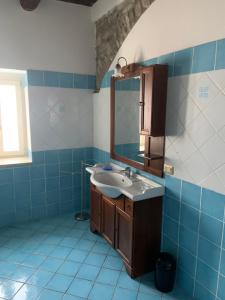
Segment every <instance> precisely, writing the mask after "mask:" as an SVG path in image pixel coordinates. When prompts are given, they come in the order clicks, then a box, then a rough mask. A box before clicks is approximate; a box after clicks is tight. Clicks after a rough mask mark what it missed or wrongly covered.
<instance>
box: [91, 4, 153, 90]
mask: <svg viewBox="0 0 225 300" xmlns="http://www.w3.org/2000/svg"><path fill="white" fill-rule="evenodd" d="M154 1H155V0H124V2H122V3H121V4H120V5H118V6H116V7H115V8H114V9H113V10H111V11H110V12H108V13H107V14H106V15H104V16H103V17H101V18H100V19H99V20H98V21H97V22H96V68H97V83H96V84H97V89H99V87H100V84H101V80H102V78H103V76H104V74H105V72H107V71H108V69H109V67H110V65H111V63H112V62H113V60H114V58H115V56H116V54H117V52H118V50H119V49H120V47H121V46H122V43H123V41H124V40H125V38H126V37H127V35H128V33H129V32H130V30H131V29H132V28H133V26H134V25H135V23H136V22H137V21H138V19H139V18H140V16H141V15H142V14H143V12H144V11H145V10H146V9H147V8H148V7H149V6H150V5H151V4H152V3H153V2H154Z"/></svg>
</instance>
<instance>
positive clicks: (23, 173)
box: [14, 167, 30, 182]
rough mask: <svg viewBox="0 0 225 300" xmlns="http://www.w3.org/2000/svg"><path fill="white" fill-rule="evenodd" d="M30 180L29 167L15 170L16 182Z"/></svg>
mask: <svg viewBox="0 0 225 300" xmlns="http://www.w3.org/2000/svg"><path fill="white" fill-rule="evenodd" d="M29 178H30V173H29V168H28V167H19V168H15V169H14V182H23V181H28V180H29Z"/></svg>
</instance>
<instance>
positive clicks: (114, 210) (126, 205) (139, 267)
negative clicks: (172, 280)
mask: <svg viewBox="0 0 225 300" xmlns="http://www.w3.org/2000/svg"><path fill="white" fill-rule="evenodd" d="M161 219H162V198H161V197H158V198H152V199H147V200H142V201H136V202H134V201H132V200H130V199H128V198H126V197H125V196H121V197H120V198H118V199H111V198H108V197H106V196H104V195H103V194H101V192H100V191H99V190H98V189H97V188H96V187H95V186H94V185H91V222H90V227H91V231H92V232H98V233H100V234H101V235H102V236H103V237H104V238H105V239H106V241H107V242H108V243H109V244H110V245H111V246H112V247H113V248H115V249H116V251H117V252H118V253H119V254H120V255H121V257H122V259H123V261H124V264H125V267H126V270H127V272H128V274H129V275H130V276H132V277H137V276H140V275H142V274H144V273H146V272H149V271H152V270H153V269H154V265H155V260H156V258H157V257H158V255H159V252H160V241H161Z"/></svg>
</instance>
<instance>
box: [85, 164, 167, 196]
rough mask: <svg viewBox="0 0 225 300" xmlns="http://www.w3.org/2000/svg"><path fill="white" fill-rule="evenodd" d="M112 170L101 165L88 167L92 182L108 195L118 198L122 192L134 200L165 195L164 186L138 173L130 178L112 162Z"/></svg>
mask: <svg viewBox="0 0 225 300" xmlns="http://www.w3.org/2000/svg"><path fill="white" fill-rule="evenodd" d="M111 166H112V171H104V170H103V169H102V168H101V167H100V166H99V165H96V166H94V167H87V168H86V170H87V171H88V172H89V173H90V174H91V178H90V180H91V182H92V183H93V184H94V185H95V186H96V187H97V188H98V189H99V190H100V191H101V192H102V193H103V194H104V195H106V196H108V197H110V198H117V197H119V196H120V195H121V194H123V195H125V196H127V197H128V198H130V199H131V200H133V201H139V200H144V199H150V198H155V197H160V196H163V195H164V186H162V185H160V184H158V183H156V182H154V181H152V180H150V179H147V178H145V177H143V176H140V175H137V176H135V177H134V178H128V177H126V176H125V175H122V174H121V173H120V171H121V168H120V167H119V166H117V165H115V164H111Z"/></svg>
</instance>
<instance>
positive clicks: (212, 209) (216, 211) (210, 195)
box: [202, 189, 225, 221]
mask: <svg viewBox="0 0 225 300" xmlns="http://www.w3.org/2000/svg"><path fill="white" fill-rule="evenodd" d="M224 206H225V195H222V194H218V193H215V192H213V191H210V190H207V189H203V190H202V211H203V212H204V213H206V214H208V215H210V216H212V217H215V218H217V219H219V220H221V221H222V220H223V218H224Z"/></svg>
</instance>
